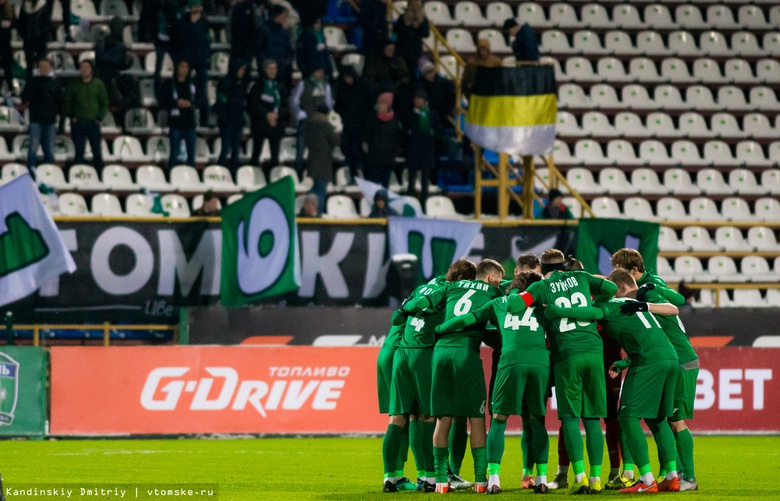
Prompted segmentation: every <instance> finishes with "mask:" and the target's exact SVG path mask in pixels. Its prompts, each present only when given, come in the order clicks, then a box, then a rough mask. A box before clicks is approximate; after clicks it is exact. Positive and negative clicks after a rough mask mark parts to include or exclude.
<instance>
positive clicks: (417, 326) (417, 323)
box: [409, 317, 425, 332]
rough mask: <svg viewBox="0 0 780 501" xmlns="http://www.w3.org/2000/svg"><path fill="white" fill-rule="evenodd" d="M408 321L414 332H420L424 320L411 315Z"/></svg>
mask: <svg viewBox="0 0 780 501" xmlns="http://www.w3.org/2000/svg"><path fill="white" fill-rule="evenodd" d="M409 323H411V324H412V327H414V332H420V331H421V330H422V328H423V327H425V320H423V319H422V318H420V317H412V320H411V322H409Z"/></svg>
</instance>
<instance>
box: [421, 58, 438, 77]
mask: <svg viewBox="0 0 780 501" xmlns="http://www.w3.org/2000/svg"><path fill="white" fill-rule="evenodd" d="M429 71H436V66H434V65H433V63H432V62H430V61H426V62H425V63H424V64H423V65H422V66H421V67H420V73H421V74H423V75H425V74H426V73H428V72H429Z"/></svg>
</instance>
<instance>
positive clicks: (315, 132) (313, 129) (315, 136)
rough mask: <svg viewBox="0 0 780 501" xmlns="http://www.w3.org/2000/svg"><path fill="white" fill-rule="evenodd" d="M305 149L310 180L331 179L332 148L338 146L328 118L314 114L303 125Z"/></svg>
mask: <svg viewBox="0 0 780 501" xmlns="http://www.w3.org/2000/svg"><path fill="white" fill-rule="evenodd" d="M303 137H304V138H305V142H306V148H308V150H309V159H308V160H307V161H306V170H308V172H309V176H311V178H312V179H325V180H328V181H330V180H331V179H333V148H335V147H336V146H338V144H339V143H338V140H337V138H336V131H335V129H334V128H333V126H332V125H331V124H330V122H329V121H328V117H327V116H325V115H321V114H319V113H315V114H314V116H312V118H311V119H310V120H306V124H305V125H304V136H303Z"/></svg>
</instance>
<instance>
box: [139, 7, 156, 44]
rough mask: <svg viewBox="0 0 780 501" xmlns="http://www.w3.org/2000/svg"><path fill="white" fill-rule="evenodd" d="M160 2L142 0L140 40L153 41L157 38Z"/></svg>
mask: <svg viewBox="0 0 780 501" xmlns="http://www.w3.org/2000/svg"><path fill="white" fill-rule="evenodd" d="M159 10H160V4H159V3H158V0H141V13H140V16H139V18H138V41H139V42H142V43H152V42H154V41H155V40H157V25H158V23H157V16H158V14H159Z"/></svg>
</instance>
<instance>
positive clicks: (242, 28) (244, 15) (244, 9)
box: [228, 0, 264, 59]
mask: <svg viewBox="0 0 780 501" xmlns="http://www.w3.org/2000/svg"><path fill="white" fill-rule="evenodd" d="M228 33H229V38H230V55H231V56H238V57H241V58H243V59H250V58H251V57H252V56H253V55H254V53H255V51H256V50H257V48H258V47H262V45H264V44H263V42H262V33H259V32H258V27H257V25H256V24H255V3H254V1H253V0H244V1H243V2H238V3H237V4H235V5H234V6H233V7H232V8H231V9H230V15H229V17H228Z"/></svg>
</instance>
